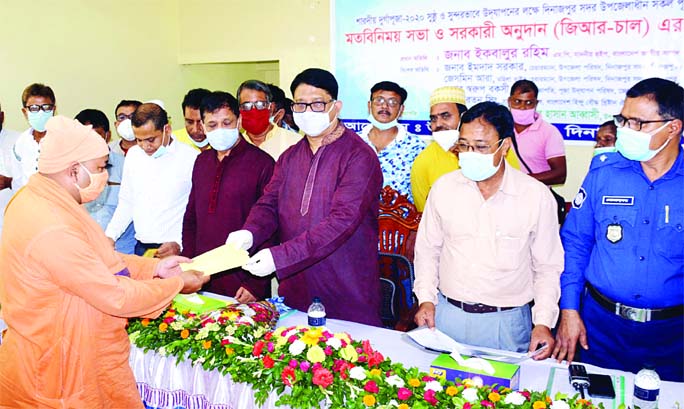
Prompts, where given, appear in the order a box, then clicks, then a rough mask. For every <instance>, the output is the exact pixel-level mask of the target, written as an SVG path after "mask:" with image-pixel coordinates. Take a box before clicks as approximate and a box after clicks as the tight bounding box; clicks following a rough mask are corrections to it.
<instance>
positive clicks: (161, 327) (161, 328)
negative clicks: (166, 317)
mask: <svg viewBox="0 0 684 409" xmlns="http://www.w3.org/2000/svg"><path fill="white" fill-rule="evenodd" d="M167 329H169V324H167V323H165V322H162V323H161V324H159V332H166V330H167Z"/></svg>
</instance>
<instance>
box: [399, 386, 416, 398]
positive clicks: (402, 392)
mask: <svg viewBox="0 0 684 409" xmlns="http://www.w3.org/2000/svg"><path fill="white" fill-rule="evenodd" d="M411 395H413V392H411V390H410V389H408V388H399V390H398V391H397V398H399V400H407V399H408V398H410V397H411Z"/></svg>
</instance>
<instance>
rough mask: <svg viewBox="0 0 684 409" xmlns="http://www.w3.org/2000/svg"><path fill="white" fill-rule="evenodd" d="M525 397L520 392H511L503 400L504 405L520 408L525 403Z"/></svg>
mask: <svg viewBox="0 0 684 409" xmlns="http://www.w3.org/2000/svg"><path fill="white" fill-rule="evenodd" d="M525 400H526V399H525V396H523V394H521V393H520V392H511V393H509V394H508V395H506V397H505V398H504V403H505V404H507V405H516V406H520V405H522V404H523V403H525Z"/></svg>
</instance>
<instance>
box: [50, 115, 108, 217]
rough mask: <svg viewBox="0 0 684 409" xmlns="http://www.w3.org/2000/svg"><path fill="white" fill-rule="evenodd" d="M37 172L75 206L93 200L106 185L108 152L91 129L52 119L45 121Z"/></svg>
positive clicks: (59, 117)
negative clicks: (68, 196) (57, 186)
mask: <svg viewBox="0 0 684 409" xmlns="http://www.w3.org/2000/svg"><path fill="white" fill-rule="evenodd" d="M46 131H47V133H46V135H45V138H43V140H42V143H41V147H40V156H39V157H38V172H39V173H40V174H41V175H43V176H45V177H47V178H49V179H52V180H53V181H55V182H56V183H57V184H59V185H60V186H62V187H63V188H64V189H65V190H66V191H67V192H68V193H69V194H70V195H71V196H72V197H73V198H74V200H76V201H77V202H78V203H81V204H82V203H86V202H90V201H92V200H95V198H97V196H98V195H99V194H100V193H101V192H102V190H103V189H104V187H105V186H106V185H107V178H108V174H107V170H106V168H107V159H108V157H109V148H108V147H107V143H106V142H105V141H104V140H103V139H102V137H101V136H100V135H98V134H97V133H96V132H95V131H94V130H93V128H92V126H86V125H82V124H81V123H80V122H78V121H77V120H75V119H70V118H67V117H65V116H55V117H53V118H50V120H48V122H47V125H46Z"/></svg>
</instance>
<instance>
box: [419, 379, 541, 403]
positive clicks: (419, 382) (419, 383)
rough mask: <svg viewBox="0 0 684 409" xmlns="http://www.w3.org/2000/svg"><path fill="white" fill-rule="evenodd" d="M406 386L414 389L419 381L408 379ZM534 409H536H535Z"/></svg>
mask: <svg viewBox="0 0 684 409" xmlns="http://www.w3.org/2000/svg"><path fill="white" fill-rule="evenodd" d="M408 384H409V386H412V387H414V388H417V387H419V386H420V381H419V380H418V379H416V378H411V379H409V381H408ZM535 409H536V408H535Z"/></svg>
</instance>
